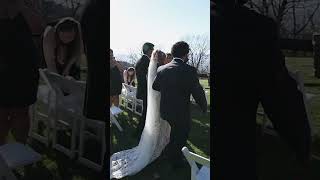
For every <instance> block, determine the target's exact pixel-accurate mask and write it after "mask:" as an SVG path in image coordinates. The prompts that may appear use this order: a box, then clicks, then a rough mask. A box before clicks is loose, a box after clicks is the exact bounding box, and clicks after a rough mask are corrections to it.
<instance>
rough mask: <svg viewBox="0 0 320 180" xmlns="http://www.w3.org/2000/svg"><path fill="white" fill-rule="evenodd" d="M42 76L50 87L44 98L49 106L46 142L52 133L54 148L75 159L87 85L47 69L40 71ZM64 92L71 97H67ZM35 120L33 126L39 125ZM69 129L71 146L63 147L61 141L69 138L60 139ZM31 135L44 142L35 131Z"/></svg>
mask: <svg viewBox="0 0 320 180" xmlns="http://www.w3.org/2000/svg"><path fill="white" fill-rule="evenodd" d="M40 75H41V77H42V79H43V80H44V82H45V83H46V85H47V87H48V95H45V96H44V97H48V98H47V99H48V100H47V102H48V106H49V113H48V118H47V125H48V127H49V128H47V129H48V131H47V133H48V134H47V136H48V137H47V141H46V142H48V141H49V140H50V139H49V137H50V134H49V133H51V135H52V145H53V148H55V149H57V150H58V151H60V152H63V153H65V154H66V155H67V156H69V157H71V158H73V157H74V156H75V153H76V151H77V150H76V142H77V140H76V136H77V133H78V132H79V121H80V120H81V117H82V105H83V99H84V92H85V83H84V82H78V81H74V80H68V79H66V78H64V77H63V76H61V75H59V74H56V73H52V72H49V71H48V70H46V69H40ZM40 92H41V91H40ZM64 92H65V93H68V94H69V95H67V96H65V95H64ZM40 94H41V93H40ZM43 94H45V93H43ZM43 99H45V98H43ZM44 101H46V100H44ZM34 119H35V123H32V124H34V125H36V124H38V122H37V118H34ZM33 129H37V128H33ZM69 129H70V130H71V135H70V136H71V137H70V143H68V144H69V145H66V144H64V145H63V143H61V142H60V141H59V140H61V139H63V140H64V141H66V140H68V138H59V137H61V136H60V135H61V133H64V131H65V130H69ZM31 134H33V137H35V138H36V139H38V140H40V141H43V138H42V139H39V137H38V135H35V134H36V133H34V131H33V132H31Z"/></svg>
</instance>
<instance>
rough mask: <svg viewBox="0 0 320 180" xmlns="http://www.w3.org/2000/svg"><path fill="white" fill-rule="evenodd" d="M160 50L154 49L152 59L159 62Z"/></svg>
mask: <svg viewBox="0 0 320 180" xmlns="http://www.w3.org/2000/svg"><path fill="white" fill-rule="evenodd" d="M158 54H159V50H154V51H153V52H152V54H151V61H155V62H158Z"/></svg>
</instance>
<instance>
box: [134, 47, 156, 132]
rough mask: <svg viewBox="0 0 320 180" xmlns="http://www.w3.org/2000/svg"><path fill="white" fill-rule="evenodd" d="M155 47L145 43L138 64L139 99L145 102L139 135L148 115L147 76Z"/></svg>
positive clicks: (138, 130)
mask: <svg viewBox="0 0 320 180" xmlns="http://www.w3.org/2000/svg"><path fill="white" fill-rule="evenodd" d="M153 48H154V45H153V44H152V43H149V42H147V43H144V44H143V47H142V52H143V55H142V57H141V58H140V59H139V61H138V62H137V64H136V67H135V69H136V75H137V81H138V86H137V95H136V96H137V99H141V100H142V101H143V112H142V117H141V119H140V121H139V124H138V128H137V134H141V132H142V131H143V128H144V124H145V121H146V114H147V75H148V68H149V63H150V57H151V54H152V51H153Z"/></svg>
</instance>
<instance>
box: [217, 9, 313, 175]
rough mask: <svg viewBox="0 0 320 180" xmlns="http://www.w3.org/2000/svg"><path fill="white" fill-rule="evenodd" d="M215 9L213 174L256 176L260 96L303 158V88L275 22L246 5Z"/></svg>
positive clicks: (306, 134)
mask: <svg viewBox="0 0 320 180" xmlns="http://www.w3.org/2000/svg"><path fill="white" fill-rule="evenodd" d="M216 12H217V15H216V16H213V18H211V20H213V25H212V27H213V46H212V48H213V82H212V84H213V85H212V87H213V104H212V106H213V108H214V110H213V114H212V115H213V121H212V122H213V134H214V136H213V141H212V142H213V147H214V148H213V153H212V154H213V157H214V159H213V162H214V163H215V169H216V170H215V173H214V176H216V177H215V178H216V179H220V178H222V179H229V178H232V177H231V175H233V174H236V175H237V176H238V177H239V178H240V179H254V178H256V174H255V172H256V158H257V157H256V112H257V106H258V103H259V102H260V103H262V105H263V108H264V110H265V112H266V113H267V115H268V116H269V118H270V119H271V121H272V123H273V124H274V126H275V129H276V130H277V131H278V132H279V134H280V135H281V136H282V137H283V138H284V139H285V140H286V142H288V144H289V145H290V146H291V147H292V149H294V151H295V152H297V155H298V156H297V157H298V158H299V160H300V161H303V159H305V158H307V157H308V156H309V155H310V154H309V150H310V128H309V125H308V121H307V116H306V111H305V107H304V103H303V97H302V94H301V93H300V91H299V90H298V89H297V84H296V82H295V81H294V80H293V79H292V78H291V77H290V76H289V74H288V70H287V68H286V66H285V59H284V56H283V55H282V54H281V51H280V48H279V42H278V38H279V37H278V30H277V26H276V24H275V22H274V21H273V20H272V19H270V18H267V17H265V16H262V15H259V14H258V13H256V12H253V11H250V10H248V9H247V8H245V7H237V8H236V9H235V10H233V11H232V12H229V13H225V14H223V12H222V11H220V12H219V11H216ZM275 163H276V162H275Z"/></svg>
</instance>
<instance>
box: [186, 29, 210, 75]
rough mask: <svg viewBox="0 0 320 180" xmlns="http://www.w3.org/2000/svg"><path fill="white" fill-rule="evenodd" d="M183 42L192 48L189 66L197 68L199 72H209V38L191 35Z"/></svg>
mask: <svg viewBox="0 0 320 180" xmlns="http://www.w3.org/2000/svg"><path fill="white" fill-rule="evenodd" d="M183 40H184V41H185V42H187V43H188V44H189V46H190V53H189V61H188V64H189V65H191V66H193V67H195V68H196V69H197V71H198V72H201V71H203V70H204V71H209V69H208V68H207V67H208V63H209V62H210V61H209V60H210V41H209V37H208V36H207V35H189V36H186V37H185V38H183ZM206 68H207V69H206Z"/></svg>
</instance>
